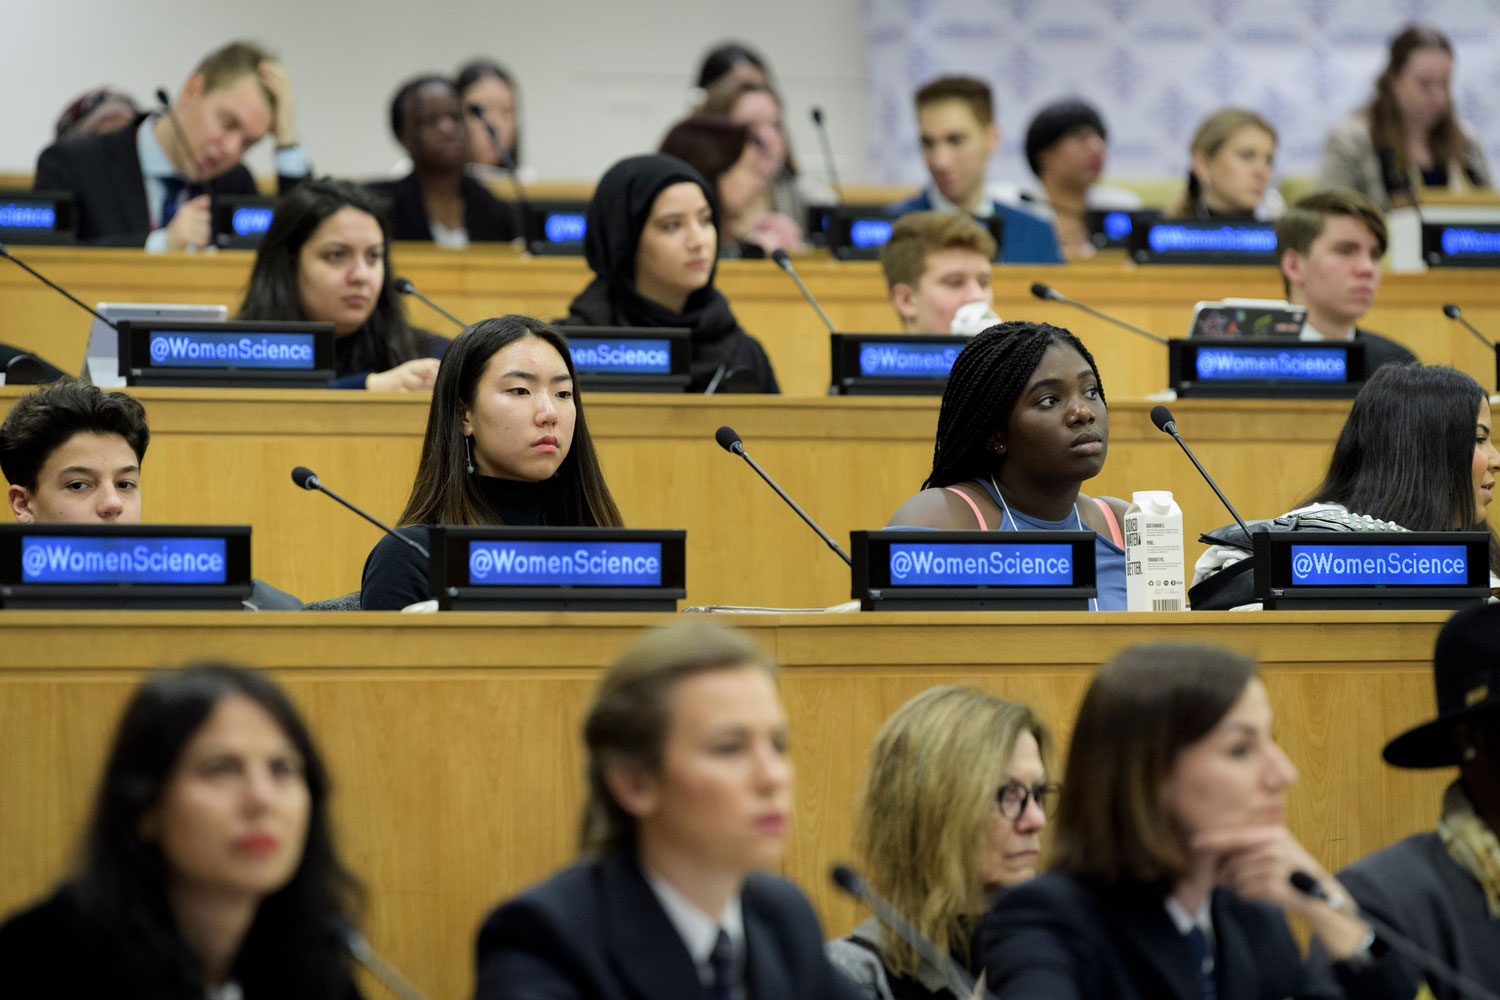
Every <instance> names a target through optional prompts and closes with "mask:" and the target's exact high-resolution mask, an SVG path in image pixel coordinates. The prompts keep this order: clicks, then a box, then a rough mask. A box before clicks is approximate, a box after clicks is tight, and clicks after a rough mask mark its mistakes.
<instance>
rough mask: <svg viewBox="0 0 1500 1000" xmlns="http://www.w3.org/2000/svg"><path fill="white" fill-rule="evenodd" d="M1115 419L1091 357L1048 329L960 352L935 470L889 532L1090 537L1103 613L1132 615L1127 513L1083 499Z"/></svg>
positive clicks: (1015, 325) (941, 415) (1002, 330)
mask: <svg viewBox="0 0 1500 1000" xmlns="http://www.w3.org/2000/svg"><path fill="white" fill-rule="evenodd" d="M1108 449H1109V410H1108V408H1107V407H1106V406H1105V404H1104V385H1103V383H1102V382H1101V380H1100V378H1099V369H1098V367H1097V366H1096V365H1095V364H1094V358H1093V355H1091V354H1089V352H1088V348H1086V347H1084V346H1083V343H1082V342H1081V341H1080V340H1079V339H1078V338H1077V337H1075V336H1073V335H1072V334H1071V333H1069V332H1068V331H1066V330H1063V329H1060V328H1058V327H1055V326H1049V325H1048V324H1046V323H1026V322H1009V323H1001V324H999V325H998V326H992V327H990V328H989V329H988V330H986V331H984V332H983V333H981V334H980V335H979V336H977V337H975V338H974V339H973V340H971V341H969V342H968V344H966V345H965V346H964V349H963V350H962V351H961V352H959V355H958V359H957V360H956V361H954V363H953V369H952V371H951V372H950V373H949V375H948V386H947V388H946V389H945V390H944V391H943V405H942V408H941V410H939V412H938V426H937V445H936V447H935V449H934V451H933V457H932V472H930V473H929V474H928V476H927V480H926V482H924V483H923V484H922V492H920V493H918V494H917V495H916V496H914V497H912V498H910V499H909V500H907V501H906V502H905V503H903V504H902V505H901V506H900V507H899V508H897V510H896V513H895V514H893V515H891V519H890V522H889V523H888V525H887V527H892V528H897V527H918V528H940V529H944V530H949V531H973V530H974V529H975V528H976V527H978V529H979V530H980V531H989V530H994V531H1090V530H1092V531H1094V532H1095V533H1096V534H1097V536H1098V537H1097V538H1096V540H1095V543H1094V553H1095V556H1094V558H1095V566H1096V576H1097V580H1098V590H1099V597H1098V599H1097V600H1095V601H1093V602H1091V603H1090V608H1091V609H1092V610H1096V611H1124V610H1125V548H1124V539H1123V537H1122V536H1121V534H1120V519H1121V518H1122V517H1124V515H1125V509H1126V504H1125V502H1124V501H1123V500H1117V499H1115V498H1114V497H1086V496H1084V495H1083V494H1082V493H1080V492H1079V490H1080V487H1081V486H1082V485H1083V483H1084V481H1085V480H1088V479H1092V478H1093V477H1095V476H1097V475H1098V474H1099V473H1100V471H1101V470H1102V469H1103V468H1104V458H1105V454H1106V452H1107V451H1108Z"/></svg>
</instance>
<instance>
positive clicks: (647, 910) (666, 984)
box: [599, 851, 703, 1000]
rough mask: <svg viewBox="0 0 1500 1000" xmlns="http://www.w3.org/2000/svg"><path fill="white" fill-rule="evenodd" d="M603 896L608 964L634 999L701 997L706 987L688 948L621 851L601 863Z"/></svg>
mask: <svg viewBox="0 0 1500 1000" xmlns="http://www.w3.org/2000/svg"><path fill="white" fill-rule="evenodd" d="M599 868H600V875H599V878H600V896H601V899H602V904H603V909H604V914H605V923H604V926H606V927H608V928H609V940H608V943H607V947H608V949H609V960H610V963H611V964H612V965H613V966H614V967H615V968H616V969H617V970H618V971H619V974H620V979H621V981H622V982H624V983H625V984H626V986H627V988H628V989H629V990H630V991H631V993H632V994H633V995H636V996H640V997H643V998H647V1000H652V998H656V997H685V998H693V997H699V996H702V994H703V984H702V982H701V981H700V980H699V979H698V970H697V968H696V967H695V966H694V965H693V959H692V956H690V955H689V954H688V950H687V945H685V944H683V942H682V937H681V936H680V935H679V934H678V933H677V928H676V927H674V926H672V921H671V920H670V919H669V918H668V917H667V911H666V910H663V909H662V907H661V902H660V901H659V900H658V899H657V898H656V893H654V892H652V891H651V886H649V885H647V884H646V877H645V876H644V875H643V874H641V870H640V866H639V865H638V864H637V863H636V861H635V858H634V857H632V856H631V855H630V854H629V853H627V852H622V851H617V852H615V853H614V854H611V855H610V856H609V857H607V858H605V859H604V860H603V861H602V862H601V863H600V866H599Z"/></svg>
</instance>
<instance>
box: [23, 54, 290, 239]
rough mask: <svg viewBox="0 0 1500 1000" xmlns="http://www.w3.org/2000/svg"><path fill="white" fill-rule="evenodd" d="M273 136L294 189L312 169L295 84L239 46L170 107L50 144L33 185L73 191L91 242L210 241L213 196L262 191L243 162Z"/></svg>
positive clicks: (283, 178) (82, 235) (211, 63)
mask: <svg viewBox="0 0 1500 1000" xmlns="http://www.w3.org/2000/svg"><path fill="white" fill-rule="evenodd" d="M174 118H175V121H174ZM268 133H274V135H275V137H276V172H277V174H278V179H279V182H280V187H281V190H282V191H286V190H288V189H290V188H291V187H293V186H295V185H296V184H297V183H298V182H299V181H301V180H302V179H303V178H304V177H306V176H307V175H308V174H309V173H310V168H309V166H308V162H307V156H306V154H305V153H304V152H303V149H302V147H301V146H300V145H299V144H298V141H297V115H296V104H295V100H294V98H293V96H292V87H291V82H290V80H289V79H288V78H287V74H286V70H285V69H284V68H283V67H282V66H281V64H280V63H278V62H276V61H275V59H274V58H273V57H272V56H271V54H270V53H269V52H267V51H266V50H265V49H263V48H261V47H260V46H258V45H255V44H252V43H250V42H231V43H229V44H228V45H225V46H223V47H222V48H220V49H217V50H216V51H214V52H211V53H209V54H208V55H207V56H205V57H204V58H203V60H202V61H201V62H200V63H199V64H198V65H197V67H196V68H195V69H194V70H193V74H192V75H191V76H189V77H188V79H187V81H186V82H185V83H184V84H183V85H182V89H181V90H179V91H178V94H177V101H176V103H175V104H174V105H173V111H172V112H171V113H162V112H158V113H155V114H151V115H143V116H141V117H140V118H137V119H136V121H135V123H134V125H133V126H127V127H126V128H123V129H120V130H119V131H117V132H110V133H106V134H104V135H94V136H87V137H85V138H82V139H78V140H75V141H73V142H66V143H58V144H56V145H52V146H48V147H47V148H46V149H44V150H42V153H41V155H40V156H39V157H38V158H37V164H36V175H35V181H34V183H35V186H36V189H37V190H39V191H45V190H61V191H70V192H72V194H73V199H74V205H75V211H76V213H77V220H78V238H79V240H81V241H83V242H85V243H102V244H106V245H112V246H145V248H146V249H147V250H153V251H162V250H185V249H189V248H198V247H203V246H207V245H208V242H209V237H210V221H211V220H210V219H209V196H210V195H211V194H212V195H235V194H244V195H253V194H256V193H258V192H257V191H256V187H255V180H254V178H253V177H251V176H250V171H249V170H247V169H246V168H245V167H244V165H243V164H241V163H240V160H241V159H242V158H243V157H244V155H245V152H246V151H247V150H249V148H250V147H251V146H253V145H255V144H256V143H257V142H259V141H260V140H261V138H262V137H264V136H265V135H267V134H268Z"/></svg>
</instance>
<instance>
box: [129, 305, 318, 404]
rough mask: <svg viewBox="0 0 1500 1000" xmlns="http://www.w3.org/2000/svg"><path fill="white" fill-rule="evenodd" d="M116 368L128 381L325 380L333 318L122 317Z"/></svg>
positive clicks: (306, 383) (298, 383) (290, 383)
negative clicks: (271, 320)
mask: <svg viewBox="0 0 1500 1000" xmlns="http://www.w3.org/2000/svg"><path fill="white" fill-rule="evenodd" d="M119 329H120V374H121V375H124V376H125V380H126V382H127V383H128V384H130V385H235V386H262V387H276V386H286V387H293V388H296V387H313V386H326V385H327V384H328V382H329V380H330V379H332V377H333V324H332V323H259V322H256V323H245V322H228V323H210V324H203V323H179V322H164V321H163V322H150V321H138V320H122V321H121V322H120V324H119Z"/></svg>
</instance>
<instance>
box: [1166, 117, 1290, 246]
mask: <svg viewBox="0 0 1500 1000" xmlns="http://www.w3.org/2000/svg"><path fill="white" fill-rule="evenodd" d="M1188 148H1189V151H1190V152H1191V154H1192V166H1191V167H1190V168H1189V170H1188V178H1187V188H1186V189H1185V190H1184V191H1183V192H1182V194H1181V195H1180V196H1178V198H1177V201H1176V202H1175V203H1173V204H1172V206H1171V207H1170V208H1168V209H1167V213H1166V214H1167V217H1168V218H1173V219H1224V220H1227V221H1234V220H1241V221H1250V220H1253V219H1261V220H1270V219H1275V218H1277V217H1279V216H1280V215H1281V212H1282V210H1283V209H1284V208H1285V207H1286V204H1285V202H1283V201H1282V200H1281V194H1280V192H1278V191H1277V190H1276V189H1275V188H1273V187H1271V166H1272V164H1273V163H1274V162H1275V159H1276V129H1275V128H1274V127H1272V125H1271V123H1270V122H1268V121H1266V120H1265V118H1263V117H1261V116H1260V115H1258V114H1256V113H1255V112H1254V111H1249V110H1246V109H1244V108H1224V109H1223V110H1222V111H1216V112H1214V113H1213V114H1211V115H1209V116H1208V117H1207V118H1205V119H1203V124H1201V125H1199V126H1198V131H1197V132H1195V133H1193V142H1192V145H1191V146H1189V147H1188Z"/></svg>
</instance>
